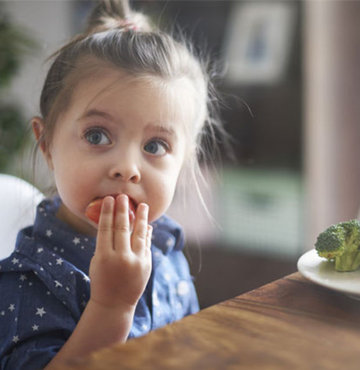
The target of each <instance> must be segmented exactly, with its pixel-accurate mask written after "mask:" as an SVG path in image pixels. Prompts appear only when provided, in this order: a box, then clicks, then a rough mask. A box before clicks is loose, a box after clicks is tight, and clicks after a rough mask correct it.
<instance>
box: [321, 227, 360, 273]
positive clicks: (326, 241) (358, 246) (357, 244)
mask: <svg viewBox="0 0 360 370" xmlns="http://www.w3.org/2000/svg"><path fill="white" fill-rule="evenodd" d="M315 249H316V251H317V252H318V255H319V256H320V257H325V258H327V259H328V260H330V261H335V270H336V271H354V270H356V269H357V268H358V267H359V266H360V222H359V221H358V220H351V221H345V222H340V223H338V224H336V225H331V226H330V227H328V228H327V229H326V230H325V231H323V232H322V233H320V234H319V236H318V238H317V241H316V243H315Z"/></svg>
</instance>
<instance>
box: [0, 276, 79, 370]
mask: <svg viewBox="0 0 360 370" xmlns="http://www.w3.org/2000/svg"><path fill="white" fill-rule="evenodd" d="M0 295H1V301H0V333H2V339H1V342H0V368H1V370H5V369H7V370H14V369H22V370H27V369H29V370H33V369H41V368H43V367H44V366H46V365H47V364H48V363H49V362H50V361H51V359H52V358H53V357H54V356H55V355H56V353H57V352H58V351H59V349H60V348H61V347H62V346H63V345H64V343H65V342H66V341H67V339H68V338H69V336H70V335H71V333H72V331H73V330H74V328H75V326H76V322H75V320H74V318H73V317H72V315H71V314H70V311H69V310H68V309H67V307H66V303H65V302H61V301H59V300H58V299H57V298H56V297H55V296H54V295H53V293H51V292H50V291H49V290H48V288H47V287H46V285H45V284H44V283H43V282H42V281H41V280H40V279H38V278H37V276H36V275H35V274H34V273H33V272H7V273H2V274H0Z"/></svg>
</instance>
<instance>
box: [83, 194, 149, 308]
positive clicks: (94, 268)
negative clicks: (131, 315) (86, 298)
mask: <svg viewBox="0 0 360 370" xmlns="http://www.w3.org/2000/svg"><path fill="white" fill-rule="evenodd" d="M128 207H129V200H128V197H127V196H126V195H125V194H121V195H119V196H117V198H116V199H114V198H113V197H111V196H108V197H105V199H104V201H103V203H102V208H101V214H100V221H99V225H98V232H97V242H96V249H95V254H94V257H93V258H92V260H91V263H90V273H89V274H90V279H91V281H90V284H91V296H90V301H93V302H94V303H97V304H98V305H101V306H103V307H105V308H110V309H122V310H123V309H134V307H135V305H136V304H137V302H138V300H139V299H140V297H141V295H142V294H143V292H144V289H145V287H146V284H147V282H148V280H149V277H150V273H151V251H150V246H151V234H152V227H151V226H150V225H149V224H148V211H149V207H148V205H147V204H145V203H141V204H139V205H138V207H137V210H136V215H135V221H134V228H133V232H132V233H131V231H130V221H129V211H128Z"/></svg>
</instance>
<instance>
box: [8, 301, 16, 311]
mask: <svg viewBox="0 0 360 370" xmlns="http://www.w3.org/2000/svg"><path fill="white" fill-rule="evenodd" d="M9 310H10V311H11V312H13V311H14V310H15V304H14V303H12V304H11V305H10V306H9Z"/></svg>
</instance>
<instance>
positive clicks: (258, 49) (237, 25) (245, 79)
mask: <svg viewBox="0 0 360 370" xmlns="http://www.w3.org/2000/svg"><path fill="white" fill-rule="evenodd" d="M294 5H295V4H293V3H292V2H274V1H271V2H269V1H266V2H261V1H251V2H245V3H244V2H234V4H233V11H232V15H231V17H230V22H229V26H228V29H227V32H226V36H225V37H226V39H225V55H224V58H225V62H226V65H227V75H226V80H227V82H228V83H229V84H230V85H238V84H259V83H260V84H268V83H274V82H276V81H278V80H279V79H281V77H282V76H283V75H284V74H285V72H286V66H287V62H288V59H289V54H290V48H291V41H292V39H293V35H294V29H295V22H296V10H297V9H296V7H295V6H294Z"/></svg>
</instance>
